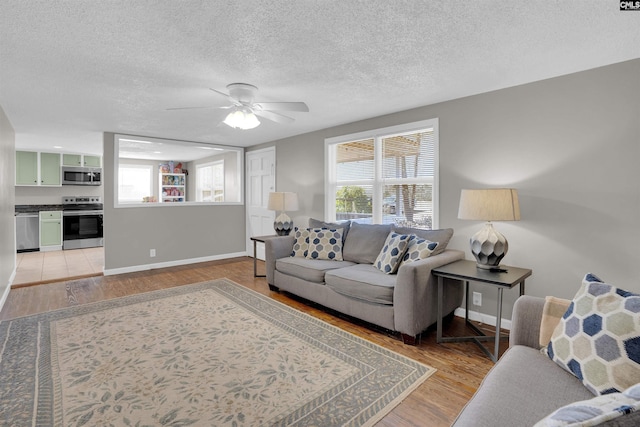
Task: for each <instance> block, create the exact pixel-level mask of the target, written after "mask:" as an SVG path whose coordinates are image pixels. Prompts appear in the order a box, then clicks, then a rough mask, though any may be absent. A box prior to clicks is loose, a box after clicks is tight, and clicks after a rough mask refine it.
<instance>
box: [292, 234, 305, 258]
mask: <svg viewBox="0 0 640 427" xmlns="http://www.w3.org/2000/svg"><path fill="white" fill-rule="evenodd" d="M293 236H294V238H295V239H296V240H295V242H293V250H292V251H291V256H297V257H303V258H306V256H307V253H309V229H308V228H303V229H300V228H298V227H296V228H295V229H294V233H293Z"/></svg>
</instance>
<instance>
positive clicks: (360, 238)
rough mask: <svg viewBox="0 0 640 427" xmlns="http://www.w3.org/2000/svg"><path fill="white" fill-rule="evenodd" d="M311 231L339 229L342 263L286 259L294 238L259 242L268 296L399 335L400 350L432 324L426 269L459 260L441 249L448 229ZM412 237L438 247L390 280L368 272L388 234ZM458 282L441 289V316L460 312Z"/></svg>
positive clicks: (433, 294) (433, 290)
mask: <svg viewBox="0 0 640 427" xmlns="http://www.w3.org/2000/svg"><path fill="white" fill-rule="evenodd" d="M309 225H310V227H312V228H317V227H322V226H324V227H326V228H335V227H342V228H344V230H343V236H344V237H343V239H344V240H343V247H342V256H343V260H342V261H334V260H319V259H307V258H305V257H300V256H291V254H292V248H293V245H294V242H295V237H294V236H293V235H290V236H278V237H274V238H270V239H267V240H266V241H265V250H266V255H265V257H266V273H267V281H268V283H269V286H270V287H271V288H272V289H273V290H283V291H286V292H289V293H292V294H295V295H297V296H300V297H302V298H305V299H307V300H310V301H313V302H315V303H318V304H320V305H322V306H324V307H328V308H330V309H333V310H336V311H338V312H340V313H343V314H346V315H349V316H352V317H355V318H358V319H361V320H364V321H366V322H369V323H372V324H374V325H378V326H381V327H383V328H385V329H388V330H391V331H396V332H399V333H400V334H401V335H402V338H403V341H404V343H405V344H412V345H414V344H415V343H416V338H417V337H418V335H419V334H420V333H421V332H422V331H424V330H425V329H427V328H428V327H429V326H430V325H432V324H433V323H435V321H436V315H437V281H436V279H434V277H433V276H432V274H431V269H432V268H435V267H439V266H442V265H445V264H448V263H451V262H453V261H457V260H459V259H463V258H464V253H463V252H461V251H456V250H448V249H446V246H447V244H448V243H449V240H450V239H451V236H452V235H453V230H452V229H443V230H418V229H410V228H399V227H395V226H392V225H389V224H387V225H367V224H359V223H355V222H352V223H346V224H345V223H341V224H326V223H322V222H320V221H317V220H313V219H311V220H310V221H309ZM392 230H393V231H395V232H397V233H400V234H415V235H417V236H418V237H420V238H424V239H428V240H430V241H431V242H438V247H437V248H436V250H435V251H434V252H433V253H432V254H431V256H429V257H428V258H425V259H420V260H418V261H414V262H411V263H407V264H405V263H402V264H401V265H400V267H399V269H398V271H397V273H396V274H385V273H383V272H382V271H380V270H379V269H377V268H376V267H375V266H373V263H374V261H375V260H376V257H377V256H378V254H379V253H380V251H381V249H382V248H383V245H384V243H385V239H386V238H387V236H388V235H389V232H390V231H392ZM462 297H463V285H462V283H461V282H457V281H451V283H448V284H447V285H446V287H445V294H444V300H443V301H444V305H443V313H444V314H449V313H451V312H453V311H454V310H455V309H456V308H457V307H459V306H460V304H461V302H462Z"/></svg>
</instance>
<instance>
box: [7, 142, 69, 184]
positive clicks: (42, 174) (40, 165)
mask: <svg viewBox="0 0 640 427" xmlns="http://www.w3.org/2000/svg"><path fill="white" fill-rule="evenodd" d="M61 184H62V178H61V176H60V154H59V153H37V152H33V151H16V185H51V186H59V185H61Z"/></svg>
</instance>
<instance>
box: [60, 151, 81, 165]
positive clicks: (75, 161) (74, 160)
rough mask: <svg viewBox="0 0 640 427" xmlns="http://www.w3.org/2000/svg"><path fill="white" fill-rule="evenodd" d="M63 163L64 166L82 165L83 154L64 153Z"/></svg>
mask: <svg viewBox="0 0 640 427" xmlns="http://www.w3.org/2000/svg"><path fill="white" fill-rule="evenodd" d="M62 164H63V165H64V166H82V154H63V155H62Z"/></svg>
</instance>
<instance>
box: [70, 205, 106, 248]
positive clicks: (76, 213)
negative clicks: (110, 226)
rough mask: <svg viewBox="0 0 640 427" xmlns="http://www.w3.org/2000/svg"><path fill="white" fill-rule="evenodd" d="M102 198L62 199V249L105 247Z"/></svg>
mask: <svg viewBox="0 0 640 427" xmlns="http://www.w3.org/2000/svg"><path fill="white" fill-rule="evenodd" d="M103 213H104V212H103V205H102V198H101V197H97V196H90V197H84V196H83V197H75V196H65V197H63V198H62V249H80V248H92V247H96V246H104V236H103V234H102V217H103Z"/></svg>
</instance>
